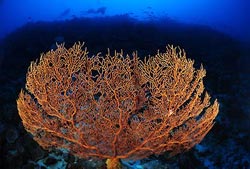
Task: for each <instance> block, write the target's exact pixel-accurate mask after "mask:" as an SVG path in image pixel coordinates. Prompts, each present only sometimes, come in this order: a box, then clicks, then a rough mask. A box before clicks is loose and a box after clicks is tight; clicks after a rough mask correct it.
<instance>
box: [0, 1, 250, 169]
mask: <svg viewBox="0 0 250 169" xmlns="http://www.w3.org/2000/svg"><path fill="white" fill-rule="evenodd" d="M249 9H250V1H248V0H220V1H218V0H217V1H216V0H175V1H173V0H165V1H164V0H156V1H153V0H144V1H142V0H137V1H136V0H134V1H128V0H127V1H124V0H121V1H115V0H72V1H69V0H53V1H50V0H43V1H32V0H22V1H21V0H0V168H2V169H28V168H55V169H56V168H72V169H77V168H90V169H91V168H106V165H105V160H98V159H80V158H77V157H74V156H73V155H71V154H69V153H68V152H64V151H59V150H52V151H46V150H44V149H42V148H41V147H40V146H39V145H38V144H37V143H36V142H35V141H34V140H33V139H32V135H31V134H29V133H28V132H27V131H26V130H25V129H24V127H23V124H22V121H21V119H20V117H19V115H18V111H17V105H16V99H17V98H18V95H19V92H20V90H21V88H24V86H25V82H26V72H27V69H28V67H29V65H30V62H31V61H34V60H36V59H38V58H39V57H40V54H41V53H45V52H47V51H49V50H51V49H56V43H57V44H61V43H65V46H66V47H67V48H68V47H71V46H72V45H73V44H74V43H75V42H78V41H80V42H85V46H86V47H87V48H88V50H89V51H90V54H89V56H92V55H93V54H96V53H98V52H102V53H106V52H107V49H108V48H109V49H110V51H111V52H112V51H115V50H121V49H123V51H124V52H125V53H126V54H127V53H128V54H132V52H133V51H137V52H138V55H139V57H141V58H142V57H144V56H148V55H155V54H156V52H157V50H160V51H164V50H165V47H166V45H167V44H171V45H172V44H173V45H174V46H180V47H181V48H183V49H185V51H186V53H187V57H188V58H191V59H194V60H195V67H196V68H198V67H199V65H200V64H201V63H202V64H203V66H204V68H205V69H206V71H207V73H206V77H205V79H204V80H205V88H206V90H207V91H208V92H209V93H210V95H211V97H212V98H217V99H218V102H219V103H220V111H219V114H218V116H217V117H216V123H215V125H214V127H213V128H212V129H211V131H210V132H209V133H208V134H207V135H206V137H205V138H204V139H203V140H202V142H201V143H200V144H197V145H196V146H194V147H193V148H192V149H191V150H189V151H187V152H184V153H181V154H178V155H176V156H174V157H171V158H169V157H168V154H162V155H153V156H150V157H148V158H146V159H142V160H138V161H123V162H122V168H128V169H131V168H135V169H141V168H145V169H146V168H147V169H150V168H155V169H160V168H162V169H163V168H166V169H177V168H183V169H189V168H190V169H193V168H209V169H210V168H211V169H213V168H216V169H217V168H225V169H228V168H233V169H234V168H235V169H236V168H237V169H238V168H240V169H241V168H242V169H243V168H245V169H248V168H250V10H249Z"/></svg>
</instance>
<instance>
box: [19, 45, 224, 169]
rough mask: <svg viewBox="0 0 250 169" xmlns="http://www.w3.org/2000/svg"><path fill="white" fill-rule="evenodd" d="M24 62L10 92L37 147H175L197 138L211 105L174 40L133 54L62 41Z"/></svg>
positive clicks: (138, 150)
mask: <svg viewBox="0 0 250 169" xmlns="http://www.w3.org/2000/svg"><path fill="white" fill-rule="evenodd" d="M57 47H58V48H57V49H56V50H55V51H53V50H51V51H49V52H47V53H46V54H42V55H41V58H40V60H39V61H36V62H32V63H31V65H30V67H29V70H28V73H27V83H26V87H25V89H23V90H22V91H21V92H20V95H19V98H18V100H17V106H18V111H19V115H20V117H21V119H22V122H23V125H24V127H25V129H26V130H27V131H28V132H30V133H31V134H32V135H33V137H34V140H36V141H37V142H38V143H39V144H40V145H41V146H42V147H43V148H45V149H50V148H54V147H55V148H65V149H67V150H69V151H70V153H72V154H74V155H76V156H78V157H81V158H89V157H97V158H105V159H108V160H107V165H108V168H119V167H120V165H119V159H134V160H135V159H142V158H145V157H148V156H149V155H151V154H161V153H163V152H169V153H170V154H171V155H175V154H177V153H181V152H183V151H185V150H188V149H190V148H192V147H193V146H194V145H195V144H197V143H199V142H200V141H201V140H202V139H203V138H204V136H205V135H206V134H207V133H208V131H209V130H210V129H211V128H212V126H213V124H214V119H215V117H216V116H217V114H218V108H219V105H218V103H217V101H216V100H215V101H214V103H213V104H210V97H209V95H208V94H207V93H206V92H205V91H204V85H203V77H204V76H205V70H204V69H203V67H202V66H201V67H200V69H198V70H197V69H195V68H194V67H193V64H194V61H192V60H190V59H187V58H186V53H185V52H184V50H182V49H180V48H176V47H173V46H170V45H169V46H167V48H166V52H165V53H160V52H158V53H157V54H156V55H155V56H152V57H151V56H150V57H147V58H145V60H140V59H139V57H138V56H137V53H133V55H132V56H128V55H127V56H124V55H123V53H122V52H120V53H117V52H115V53H114V56H111V54H110V52H108V53H107V54H106V55H105V56H102V55H100V54H97V55H95V56H93V57H89V56H88V52H87V49H86V48H85V49H84V50H83V44H80V43H76V44H74V45H73V47H71V48H69V49H66V48H65V47H64V45H58V46H57Z"/></svg>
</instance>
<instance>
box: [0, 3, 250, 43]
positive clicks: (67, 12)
mask: <svg viewBox="0 0 250 169" xmlns="http://www.w3.org/2000/svg"><path fill="white" fill-rule="evenodd" d="M249 6H250V2H249V1H248V0H220V1H217V0H201V1H199V0H175V1H174V0H156V1H153V0H144V1H140V0H138V1H136V0H132V1H130V0H129V1H128V0H121V1H116V0H84V1H82V0H74V1H68V0H53V1H51V0H43V1H33V0H22V1H21V0H1V2H0V22H1V29H0V38H2V37H4V36H5V35H6V34H8V33H10V32H12V31H14V30H15V29H16V28H18V27H20V26H23V25H24V24H25V23H28V22H37V21H58V20H65V19H72V18H74V17H96V16H102V17H105V16H114V15H123V14H128V15H129V16H131V17H133V18H136V19H140V20H144V19H149V20H157V19H160V18H162V17H169V18H171V19H174V20H177V21H180V22H184V23H195V24H201V25H207V26H210V27H212V28H214V29H216V30H218V31H221V32H224V33H227V34H229V35H231V36H232V37H235V38H237V39H240V40H243V41H250V12H249V11H250V10H249Z"/></svg>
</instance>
